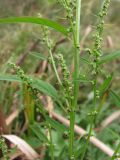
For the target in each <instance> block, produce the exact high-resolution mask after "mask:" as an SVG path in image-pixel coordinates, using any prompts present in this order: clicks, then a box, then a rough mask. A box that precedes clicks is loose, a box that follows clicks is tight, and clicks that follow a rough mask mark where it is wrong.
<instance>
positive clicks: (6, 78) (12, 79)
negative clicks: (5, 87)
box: [0, 74, 21, 82]
mask: <svg viewBox="0 0 120 160" xmlns="http://www.w3.org/2000/svg"><path fill="white" fill-rule="evenodd" d="M0 81H10V82H21V79H20V78H18V76H16V75H4V74H0Z"/></svg>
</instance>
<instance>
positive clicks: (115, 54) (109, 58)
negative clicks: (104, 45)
mask: <svg viewBox="0 0 120 160" xmlns="http://www.w3.org/2000/svg"><path fill="white" fill-rule="evenodd" d="M117 58H120V51H116V52H113V53H111V54H108V55H104V56H102V57H101V59H100V61H99V64H103V63H106V62H109V61H112V60H115V59H117Z"/></svg>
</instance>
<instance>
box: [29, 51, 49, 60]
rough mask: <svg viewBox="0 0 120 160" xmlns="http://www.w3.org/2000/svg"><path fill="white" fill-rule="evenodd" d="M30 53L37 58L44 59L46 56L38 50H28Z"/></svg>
mask: <svg viewBox="0 0 120 160" xmlns="http://www.w3.org/2000/svg"><path fill="white" fill-rule="evenodd" d="M30 55H31V56H33V57H35V58H37V59H38V60H46V59H47V58H46V57H45V56H44V55H42V54H41V53H38V52H30Z"/></svg>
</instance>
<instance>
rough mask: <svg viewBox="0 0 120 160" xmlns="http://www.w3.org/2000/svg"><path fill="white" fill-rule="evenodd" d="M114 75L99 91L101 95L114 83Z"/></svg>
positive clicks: (106, 80)
mask: <svg viewBox="0 0 120 160" xmlns="http://www.w3.org/2000/svg"><path fill="white" fill-rule="evenodd" d="M112 77H113V76H112V75H110V76H108V77H107V78H106V79H105V81H104V82H103V84H102V85H101V87H100V89H99V91H100V95H102V94H103V93H104V92H105V91H106V90H107V89H108V88H109V86H110V83H111V81H112Z"/></svg>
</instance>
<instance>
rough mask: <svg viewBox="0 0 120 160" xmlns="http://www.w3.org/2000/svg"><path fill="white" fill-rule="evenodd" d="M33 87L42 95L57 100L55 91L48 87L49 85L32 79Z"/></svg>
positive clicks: (50, 86)
mask: <svg viewBox="0 0 120 160" xmlns="http://www.w3.org/2000/svg"><path fill="white" fill-rule="evenodd" d="M32 79H33V78H32ZM33 87H34V88H37V89H38V90H39V91H41V92H43V93H44V94H47V95H48V96H50V97H52V98H54V99H56V100H57V99H58V94H57V91H56V89H55V88H54V87H53V86H52V85H50V84H49V83H47V82H45V81H43V80H40V79H35V78H34V79H33Z"/></svg>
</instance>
